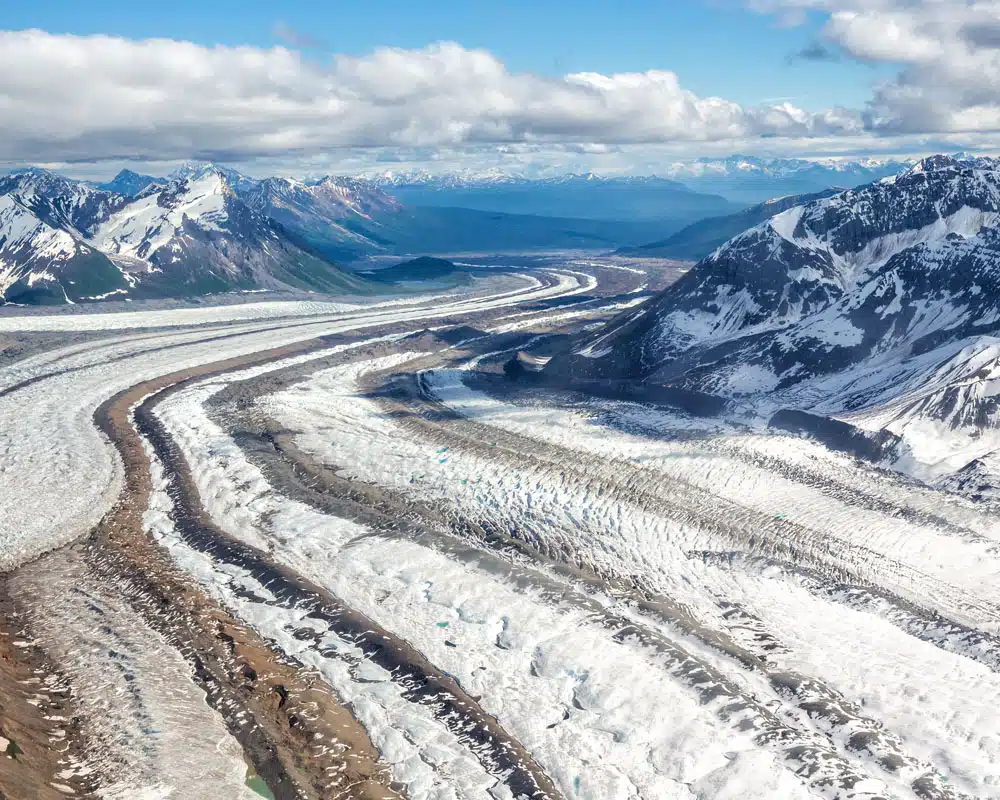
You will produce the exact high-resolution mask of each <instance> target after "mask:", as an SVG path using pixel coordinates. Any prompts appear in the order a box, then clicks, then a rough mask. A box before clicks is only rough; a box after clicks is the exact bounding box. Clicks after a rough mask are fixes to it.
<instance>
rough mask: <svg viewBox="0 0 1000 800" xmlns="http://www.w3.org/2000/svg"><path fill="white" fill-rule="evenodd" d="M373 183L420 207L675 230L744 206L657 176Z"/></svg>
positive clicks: (384, 176)
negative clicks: (665, 224) (652, 224)
mask: <svg viewBox="0 0 1000 800" xmlns="http://www.w3.org/2000/svg"><path fill="white" fill-rule="evenodd" d="M369 180H370V181H371V182H372V183H374V184H375V185H376V186H379V187H381V188H383V189H385V190H386V191H389V192H391V193H392V194H393V195H394V196H395V197H398V198H399V199H400V200H402V201H403V202H405V203H407V204H410V205H414V206H434V207H442V206H443V207H460V208H471V209H476V210H479V211H496V212H501V213H508V214H532V215H538V216H548V217H570V218H576V219H593V220H654V221H655V220H661V221H664V220H669V221H670V222H671V223H674V225H675V227H679V226H680V225H683V224H685V223H687V222H691V221H693V220H695V219H700V218H702V217H706V216H718V215H720V214H725V213H730V212H733V211H735V210H737V209H738V208H739V207H740V205H742V204H738V203H733V202H730V201H729V200H727V199H726V198H724V197H721V196H719V195H717V194H705V193H703V192H700V191H695V190H694V189H691V188H690V187H688V186H685V185H684V184H683V183H679V182H678V181H675V180H670V179H668V178H662V177H652V176H639V177H602V176H600V175H595V174H593V173H587V174H583V175H575V174H568V175H559V176H555V177H547V178H528V177H526V176H524V175H518V174H505V173H501V172H497V171H490V172H485V173H453V174H445V175H439V176H435V175H431V174H429V173H427V172H420V171H417V172H393V171H387V172H382V173H376V174H373V175H370V176H369Z"/></svg>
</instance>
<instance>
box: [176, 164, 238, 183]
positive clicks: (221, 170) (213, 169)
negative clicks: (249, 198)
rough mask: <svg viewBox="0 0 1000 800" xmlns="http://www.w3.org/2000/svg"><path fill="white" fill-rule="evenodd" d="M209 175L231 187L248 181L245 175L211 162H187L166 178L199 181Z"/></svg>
mask: <svg viewBox="0 0 1000 800" xmlns="http://www.w3.org/2000/svg"><path fill="white" fill-rule="evenodd" d="M209 175H215V176H218V177H219V178H221V179H222V180H223V181H225V182H226V183H229V184H230V185H233V186H235V185H237V184H239V183H241V182H243V181H246V180H248V178H247V177H246V176H245V175H243V174H242V173H240V172H237V171H236V170H235V169H233V168H232V167H226V166H222V165H220V164H215V163H213V162H211V161H187V162H185V163H183V164H181V165H180V166H179V167H177V169H175V170H174V171H173V172H171V173H170V175H168V176H167V177H169V178H170V179H171V180H184V179H187V180H200V179H201V178H204V177H206V176H209Z"/></svg>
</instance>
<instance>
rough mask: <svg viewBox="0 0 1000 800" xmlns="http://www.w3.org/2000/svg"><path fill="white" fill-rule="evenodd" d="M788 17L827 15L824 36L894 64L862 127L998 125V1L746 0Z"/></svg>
mask: <svg viewBox="0 0 1000 800" xmlns="http://www.w3.org/2000/svg"><path fill="white" fill-rule="evenodd" d="M749 2H750V5H751V7H753V8H755V9H757V10H759V11H764V12H770V13H775V14H777V15H779V18H783V19H785V18H787V16H788V14H789V13H794V12H800V13H801V12H803V11H805V10H814V11H821V12H826V13H827V14H828V15H829V16H828V19H827V22H826V24H825V26H824V28H823V36H824V38H825V40H826V41H827V42H828V43H830V44H833V45H835V46H836V47H837V48H839V50H840V51H842V52H843V53H845V54H846V55H848V56H851V57H853V58H856V59H860V60H864V61H869V62H886V63H890V64H897V65H899V68H900V71H899V73H898V74H897V75H896V77H895V78H893V79H892V80H889V81H886V82H885V83H884V84H882V85H881V86H879V87H877V89H876V90H875V92H874V95H873V97H872V99H871V101H870V103H869V107H868V109H867V111H866V114H865V120H866V126H867V127H868V128H870V129H871V130H873V131H876V132H879V133H883V134H896V133H961V132H969V133H986V132H995V131H998V130H1000V2H998V0H969V1H966V0H749Z"/></svg>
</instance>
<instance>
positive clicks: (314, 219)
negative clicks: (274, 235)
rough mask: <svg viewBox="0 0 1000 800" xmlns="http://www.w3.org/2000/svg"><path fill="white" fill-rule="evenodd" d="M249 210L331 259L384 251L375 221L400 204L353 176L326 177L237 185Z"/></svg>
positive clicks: (379, 227)
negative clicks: (272, 221) (273, 221)
mask: <svg viewBox="0 0 1000 800" xmlns="http://www.w3.org/2000/svg"><path fill="white" fill-rule="evenodd" d="M237 191H238V193H239V196H240V197H241V198H242V199H243V200H244V202H246V203H247V205H249V206H250V207H251V208H253V209H254V210H256V211H258V212H260V213H261V214H264V215H266V216H268V217H270V218H272V219H274V220H277V221H278V222H279V223H281V224H282V225H284V226H285V227H286V228H287V229H289V230H291V231H295V232H296V233H297V234H298V235H300V236H302V237H303V238H304V239H305V240H306V241H308V242H309V243H310V245H312V246H313V247H315V248H316V249H318V250H320V251H321V252H323V253H326V254H328V255H330V256H332V257H334V258H341V259H351V258H357V257H358V256H359V255H362V254H366V253H372V252H379V251H382V250H384V249H385V244H386V239H385V233H384V232H383V231H382V230H381V228H382V223H381V222H380V221H379V219H381V218H382V217H384V216H386V215H392V214H395V213H396V212H398V211H400V210H401V209H402V204H401V203H400V202H399V201H398V200H396V198H394V197H391V196H390V195H388V194H386V193H385V192H384V191H382V190H381V189H379V188H378V187H376V186H374V185H372V184H370V183H368V182H366V181H363V180H358V179H354V178H340V177H330V176H327V177H325V178H322V179H321V180H318V181H314V182H308V183H306V182H302V181H297V180H294V179H292V178H265V179H263V180H259V181H243V182H241V183H239V184H238V185H237Z"/></svg>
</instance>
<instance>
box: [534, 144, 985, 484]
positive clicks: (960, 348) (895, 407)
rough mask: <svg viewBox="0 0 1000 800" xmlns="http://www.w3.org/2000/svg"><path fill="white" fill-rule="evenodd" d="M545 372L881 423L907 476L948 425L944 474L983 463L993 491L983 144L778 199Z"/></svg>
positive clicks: (973, 475)
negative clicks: (846, 185) (803, 197)
mask: <svg viewBox="0 0 1000 800" xmlns="http://www.w3.org/2000/svg"><path fill="white" fill-rule="evenodd" d="M546 371H547V372H549V374H550V375H553V376H558V375H572V376H574V378H577V379H578V378H580V377H591V378H611V379H627V380H629V381H639V382H643V383H646V384H647V385H650V386H654V385H655V386H670V387H677V388H682V389H687V390H695V391H698V392H707V393H711V394H715V395H721V396H723V397H726V398H730V399H731V400H732V401H733V402H738V403H742V404H748V405H749V406H750V407H752V408H756V409H757V410H758V411H767V410H768V409H772V410H775V409H778V408H782V407H786V408H792V409H798V410H802V411H808V412H810V413H814V414H819V415H831V416H835V417H837V418H839V419H841V420H846V421H848V422H851V423H852V424H856V425H859V426H861V427H862V428H865V429H869V430H875V431H880V430H886V431H889V432H891V433H893V434H897V435H900V436H902V437H903V439H902V443H901V444H900V447H901V448H902V450H901V451H899V453H898V454H897V455H898V456H899V459H900V463H910V465H911V467H910V468H912V470H913V471H914V473H915V474H918V473H919V469H918V467H913V466H912V464H913V463H915V462H917V461H921V459H924V461H923V462H921V463H922V464H923V466H922V467H920V469H923V468H927V464H926V463H924V462H926V461H927V459H928V458H930V459H931V460H933V458H934V457H940V456H941V455H942V454H947V453H949V452H950V451H949V447H951V444H948V445H943V444H940V443H941V442H944V441H946V440H947V437H948V436H949V435H951V434H949V433H948V432H949V431H959V432H962V431H964V433H962V437H964V438H961V442H962V443H963V445H962V446H963V447H964V448H965V450H963V451H962V452H964V453H966V454H967V457H966V458H965V460H964V461H963V460H962V459H961V458H958V457H956V456H954V453H952V462H951V465H952V466H954V465H955V464H957V465H958V466H961V465H962V464H965V462H966V461H968V462H969V464H972V462H971V459H973V457H977V464H972V465H971V466H969V470H968V473H967V474H966V475H965V478H967V479H968V480H967V481H966V480H965V478H962V477H961V476H959V477H954V476H953V478H949V480H952V479H953V482H957V483H956V484H955V485H961V486H972V487H975V490H976V491H979V492H982V491H985V490H984V489H983V486H984V485H985V484H984V481H986V480H987V476H986V473H987V472H989V473H990V474H991V475H993V476H994V477H993V480H994V484H993V489H991V490H990V491H992V492H993V493H994V494H995V495H996V497H997V498H1000V489H998V487H1000V449H997V448H998V445H1000V440H996V441H995V437H992V436H987V435H986V432H988V431H991V430H992V429H994V428H996V426H997V425H998V424H1000V160H994V159H985V158H966V157H962V158H954V157H948V156H935V157H933V158H928V159H925V160H923V161H921V162H919V163H917V164H916V165H914V166H913V167H911V168H910V169H908V170H907V171H905V172H903V173H902V174H900V175H898V176H893V177H888V178H883V179H881V180H877V181H874V182H872V183H870V184H868V185H866V186H863V187H859V188H857V189H854V190H847V191H844V192H841V193H838V194H835V195H832V196H830V197H826V198H822V199H815V200H811V201H809V202H806V203H804V204H802V205H797V206H794V207H792V208H789V209H786V210H784V211H782V212H781V213H778V214H776V215H774V216H772V217H771V218H770V219H768V220H766V221H764V222H761V223H760V224H758V225H756V226H754V227H752V228H750V229H749V230H746V231H745V232H743V233H741V234H739V235H738V236H736V237H735V238H733V239H731V240H730V241H729V242H727V243H726V244H724V245H723V246H722V247H720V248H718V249H717V250H715V251H714V252H713V253H712V254H711V255H709V256H708V257H707V258H705V259H703V260H702V261H701V262H699V263H698V264H697V265H696V266H695V267H694V268H693V269H692V270H691V271H690V272H688V273H687V274H686V275H684V277H682V278H681V279H680V280H679V281H677V283H675V284H673V285H672V286H671V287H669V288H668V289H666V290H665V291H664V292H662V293H661V294H659V295H658V296H656V297H655V298H653V299H652V300H651V301H650V302H649V303H647V304H645V305H643V306H640V307H639V308H636V309H630V310H628V311H626V312H624V313H623V314H622V315H620V316H619V317H617V318H616V319H614V320H612V321H611V322H610V323H608V324H607V325H606V326H605V327H604V328H601V329H598V330H597V331H594V332H591V333H587V334H586V335H584V336H582V337H581V338H580V339H578V340H577V341H575V342H574V343H573V344H572V346H571V347H570V348H569V349H567V350H566V351H565V352H563V353H561V354H560V355H557V356H556V357H554V358H553V359H552V361H551V362H550V363H549V365H548V367H547V368H546ZM970 432H971V433H970ZM970 436H971V437H972V438H969V437H970ZM927 437H931V439H930V440H928V439H927ZM925 440H926V441H931V440H932V441H934V442H938V445H936V450H935V446H931V447H927V446H925V447H924V450H923V453H922V455H919V457H918V455H917V451H918V450H919V446H920V442H921V441H925ZM991 442H992V443H993V444H991ZM928 452H930V453H931V456H928V455H927V454H928ZM935 453H936V454H937V455H936V456H935V455H934V454H935ZM977 454H978V455H977ZM907 459H909V462H907ZM982 459H986V461H989V460H990V459H992V462H991V463H992V467H990V469H987V468H986V467H985V466H983V464H984V463H986V462H982ZM980 462H981V463H980ZM927 469H929V468H927ZM963 481H964V482H963Z"/></svg>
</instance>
